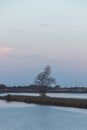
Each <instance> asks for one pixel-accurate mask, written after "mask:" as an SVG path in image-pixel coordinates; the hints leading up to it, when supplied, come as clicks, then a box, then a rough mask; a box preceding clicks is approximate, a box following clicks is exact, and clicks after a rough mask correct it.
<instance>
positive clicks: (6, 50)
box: [0, 47, 12, 58]
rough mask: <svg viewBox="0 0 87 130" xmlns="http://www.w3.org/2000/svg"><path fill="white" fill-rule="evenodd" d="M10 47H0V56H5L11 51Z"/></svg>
mask: <svg viewBox="0 0 87 130" xmlns="http://www.w3.org/2000/svg"><path fill="white" fill-rule="evenodd" d="M11 50H12V48H9V47H0V58H2V57H4V56H6V55H7V54H9V53H10V52H11Z"/></svg>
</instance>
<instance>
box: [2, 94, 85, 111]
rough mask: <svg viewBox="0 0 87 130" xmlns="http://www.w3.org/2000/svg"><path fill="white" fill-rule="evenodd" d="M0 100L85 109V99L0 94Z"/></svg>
mask: <svg viewBox="0 0 87 130" xmlns="http://www.w3.org/2000/svg"><path fill="white" fill-rule="evenodd" d="M0 100H6V101H8V102H10V101H16V102H24V103H34V104H39V105H52V106H63V107H75V108H85V109H87V99H73V98H57V97H48V96H46V97H41V96H19V95H7V96H1V97H0Z"/></svg>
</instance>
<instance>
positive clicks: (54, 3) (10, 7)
mask: <svg viewBox="0 0 87 130" xmlns="http://www.w3.org/2000/svg"><path fill="white" fill-rule="evenodd" d="M46 65H50V66H51V68H52V76H54V77H55V78H56V82H57V84H60V85H61V86H62V87H71V86H73V87H75V86H80V87H81V86H85V87H87V1H86V0H83V1H82V0H44V1H42V0H0V84H2V83H3V84H6V85H10V86H14V85H29V84H33V81H34V78H35V77H36V75H37V74H38V73H39V72H41V71H43V68H44V67H45V66H46Z"/></svg>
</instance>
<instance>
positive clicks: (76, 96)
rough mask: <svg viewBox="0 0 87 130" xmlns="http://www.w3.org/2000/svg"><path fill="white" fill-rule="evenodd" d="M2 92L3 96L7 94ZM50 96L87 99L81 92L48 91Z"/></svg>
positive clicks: (35, 94)
mask: <svg viewBox="0 0 87 130" xmlns="http://www.w3.org/2000/svg"><path fill="white" fill-rule="evenodd" d="M7 94H8V93H5V94H0V95H1V96H4V95H7ZM10 94H12V95H31V96H39V94H37V93H10ZM47 95H48V96H50V97H65V98H78V99H87V94H80V93H47Z"/></svg>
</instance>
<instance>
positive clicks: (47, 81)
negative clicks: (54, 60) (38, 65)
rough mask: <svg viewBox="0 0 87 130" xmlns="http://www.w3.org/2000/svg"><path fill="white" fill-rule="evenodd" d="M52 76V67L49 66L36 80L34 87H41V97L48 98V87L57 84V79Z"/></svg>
mask: <svg viewBox="0 0 87 130" xmlns="http://www.w3.org/2000/svg"><path fill="white" fill-rule="evenodd" d="M50 74H51V67H50V66H49V65H47V66H46V67H45V68H44V71H43V72H41V73H39V74H38V75H37V76H36V78H35V80H34V85H37V86H40V91H39V93H40V95H41V96H46V92H47V87H50V86H51V85H52V84H55V83H56V80H55V78H53V77H52V76H50Z"/></svg>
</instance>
